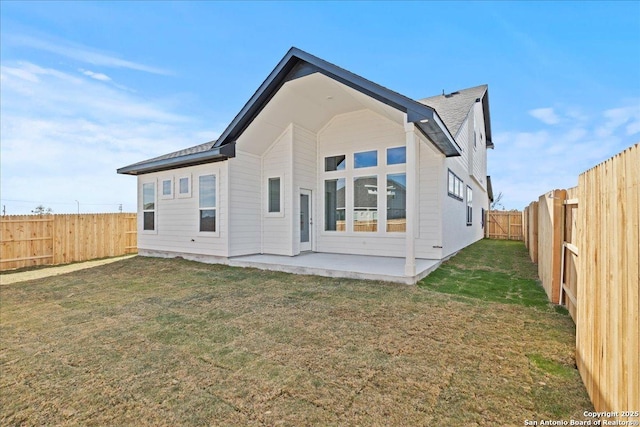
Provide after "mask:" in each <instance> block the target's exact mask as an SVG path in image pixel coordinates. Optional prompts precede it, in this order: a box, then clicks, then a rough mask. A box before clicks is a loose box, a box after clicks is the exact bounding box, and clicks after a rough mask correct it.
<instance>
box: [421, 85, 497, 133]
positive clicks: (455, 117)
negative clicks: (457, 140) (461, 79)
mask: <svg viewBox="0 0 640 427" xmlns="http://www.w3.org/2000/svg"><path fill="white" fill-rule="evenodd" d="M486 91H487V85H480V86H476V87H471V88H468V89H461V90H458V91H455V92H452V93H450V94H447V95H437V96H432V97H429V98H424V99H420V100H418V102H420V103H421V104H424V105H428V106H429V107H431V108H433V109H434V110H436V111H437V113H438V115H439V116H440V118H441V119H442V120H443V121H444V124H445V125H446V126H447V128H448V129H449V131H450V132H451V133H452V134H453V136H454V137H455V136H456V135H457V134H458V131H459V130H460V126H462V123H463V122H464V120H465V119H466V118H467V115H468V114H469V110H471V107H473V104H474V103H475V102H476V101H477V100H480V99H481V98H482V97H483V96H484V94H485V92H486Z"/></svg>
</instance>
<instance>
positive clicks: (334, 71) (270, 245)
mask: <svg viewBox="0 0 640 427" xmlns="http://www.w3.org/2000/svg"><path fill="white" fill-rule="evenodd" d="M488 148H493V144H492V142H491V124H490V119H489V94H488V89H487V86H486V85H482V86H477V87H473V88H469V89H464V90H460V91H456V92H453V93H449V94H444V93H443V94H442V95H438V96H434V97H431V98H425V99H422V100H417V101H416V100H413V99H410V98H407V97H405V96H403V95H401V94H399V93H396V92H393V91H391V90H389V89H387V88H385V87H382V86H380V85H378V84H376V83H373V82H371V81H369V80H366V79H364V78H362V77H360V76H358V75H356V74H353V73H351V72H349V71H347V70H344V69H342V68H340V67H337V66H336V65H333V64H331V63H329V62H326V61H324V60H322V59H320V58H318V57H315V56H313V55H310V54H309V53H307V52H304V51H302V50H299V49H296V48H292V49H291V50H289V52H287V54H286V55H285V56H284V58H282V60H281V61H280V62H279V63H278V65H277V66H276V68H275V69H274V70H273V71H272V72H271V74H269V76H268V77H267V79H266V80H265V81H264V83H262V85H261V86H260V87H259V88H258V90H257V91H256V92H255V94H254V95H253V96H252V97H251V99H249V101H248V102H247V104H246V105H245V106H244V107H243V108H242V110H241V111H240V112H239V113H238V115H237V116H236V117H235V118H234V119H233V121H232V122H231V123H230V124H229V126H228V127H227V128H226V129H225V130H224V132H223V133H222V134H221V135H220V137H219V138H218V139H217V140H216V141H212V142H207V143H205V144H200V145H197V146H194V147H191V148H186V149H184V150H180V151H177V152H174V153H170V154H166V155H163V156H160V157H156V158H153V159H150V160H146V161H143V162H140V163H136V164H133V165H130V166H126V167H123V168H121V169H118V173H121V174H129V175H135V176H137V177H138V213H139V215H138V216H139V220H138V221H139V223H138V229H139V232H138V251H139V253H140V254H141V255H146V256H161V257H175V256H181V257H184V258H188V259H195V260H200V261H205V262H213V263H225V264H231V265H245V264H242V262H241V261H242V260H243V259H245V260H246V259H247V258H246V257H250V256H253V257H254V258H253V259H258V258H255V257H256V256H257V257H259V256H260V255H263V256H271V258H269V260H271V261H268V262H267V263H268V264H270V267H267V268H273V269H279V266H278V264H282V265H284V264H287V262H288V261H286V260H287V259H298V260H300V259H305V260H311V259H312V257H306V258H303V257H305V256H306V255H305V254H313V253H315V254H348V256H360V258H358V260H356V261H355V262H357V263H361V262H369V263H371V265H377V264H380V265H383V260H388V259H394V260H396V261H395V262H396V265H399V266H400V267H399V272H397V274H395V276H394V277H395V278H394V277H391V278H389V277H385V278H386V279H389V280H395V279H397V280H396V281H399V282H405V283H415V282H416V281H417V280H419V279H420V278H421V277H423V276H424V275H426V274H427V273H428V272H429V271H430V270H431V269H433V267H434V266H437V265H438V264H439V262H441V261H442V260H444V259H446V258H448V257H450V256H451V255H453V254H455V253H456V252H457V251H458V250H460V249H462V248H464V247H465V246H467V245H469V244H471V243H473V242H475V241H477V240H479V239H481V238H482V237H483V234H484V230H483V228H484V218H483V217H484V215H483V212H484V210H486V209H488V205H489V200H490V199H491V197H492V196H491V194H490V192H491V190H490V188H491V187H490V181H489V177H488V176H487V171H486V170H487V149H488ZM301 254H303V255H302V256H300V255H301ZM346 256H347V255H345V257H346ZM291 257H293V258H291ZM363 257H381V258H363ZM265 259H266V258H265ZM332 259H334V260H335V259H336V258H335V256H334V258H332ZM345 259H346V258H345ZM273 260H276V261H273ZM277 260H280V261H277ZM362 260H364V261H362ZM378 261H380V262H378ZM423 261H424V262H423ZM427 261H429V262H427ZM291 262H293V261H291ZM296 262H297V261H296ZM328 262H329V263H331V262H332V261H328ZM421 262H422V264H421ZM381 263H382V264H381ZM398 263H400V264H398ZM425 263H426V264H425ZM246 265H249V264H246ZM282 265H280V267H282ZM421 265H428V266H429V267H425V268H423V267H421ZM258 266H259V265H258ZM326 267H327V268H326V269H323V272H324V273H327V272H329V275H331V270H332V267H331V265H329V266H326ZM283 269H284V270H286V269H285V268H283ZM304 271H305V272H309V271H311V272H314V271H313V270H308V269H307V270H304ZM323 272H320V274H324V273H323ZM338 275H339V274H338Z"/></svg>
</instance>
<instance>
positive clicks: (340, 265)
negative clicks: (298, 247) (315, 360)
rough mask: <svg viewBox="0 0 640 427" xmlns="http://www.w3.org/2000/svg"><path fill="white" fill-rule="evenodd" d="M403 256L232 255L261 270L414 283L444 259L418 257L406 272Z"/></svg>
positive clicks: (237, 263) (231, 262)
mask: <svg viewBox="0 0 640 427" xmlns="http://www.w3.org/2000/svg"><path fill="white" fill-rule="evenodd" d="M404 263H405V260H404V258H392V257H380V256H365V255H345V254H327V253H318V252H309V253H303V254H300V255H297V256H293V257H290V256H283V255H245V256H239V257H233V258H230V259H229V265H231V266H234V267H252V268H258V269H261V270H271V271H283V272H286V273H294V274H311V275H318V276H325V277H344V278H349V279H364V280H383V281H386V282H396V283H404V284H408V285H413V284H415V283H417V282H418V281H419V280H420V279H422V278H424V277H425V276H427V275H428V274H429V273H431V272H432V271H433V270H435V269H436V268H438V266H439V265H440V263H441V261H440V260H434V259H416V275H415V276H405V275H404Z"/></svg>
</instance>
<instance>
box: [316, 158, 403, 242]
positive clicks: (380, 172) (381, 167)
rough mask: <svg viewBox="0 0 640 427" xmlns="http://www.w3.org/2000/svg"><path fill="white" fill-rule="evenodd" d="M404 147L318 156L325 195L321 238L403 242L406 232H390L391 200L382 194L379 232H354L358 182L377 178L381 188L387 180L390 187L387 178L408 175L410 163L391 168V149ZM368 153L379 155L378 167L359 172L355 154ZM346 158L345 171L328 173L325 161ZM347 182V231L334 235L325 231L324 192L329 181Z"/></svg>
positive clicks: (322, 200) (320, 184) (321, 209)
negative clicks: (387, 239) (356, 183)
mask: <svg viewBox="0 0 640 427" xmlns="http://www.w3.org/2000/svg"><path fill="white" fill-rule="evenodd" d="M397 147H402V145H393V146H389V147H379V148H375V149H359V150H357V151H355V150H351V151H349V150H344V151H340V152H334V151H331V152H327V153H319V155H318V168H319V169H318V170H319V171H321V172H320V173H319V178H320V179H319V184H318V185H319V186H320V188H322V191H321V192H320V194H319V198H320V201H319V202H320V204H319V206H320V210H319V211H318V212H319V214H320V215H319V216H321V225H319V226H318V230H319V235H321V236H327V237H328V236H332V237H337V236H344V237H352V236H354V237H361V238H364V237H376V238H395V239H397V238H399V237H402V236H404V235H405V233H406V232H404V231H387V196H386V192H384V194H382V195H380V194H378V206H377V208H378V227H377V228H378V230H377V231H371V232H364V231H353V225H354V218H353V217H354V214H353V212H354V206H353V204H354V194H353V191H354V178H359V177H366V176H376V177H377V180H378V185H380V181H381V180H384V183H385V186H386V176H387V175H389V174H398V173H404V174H406V173H407V164H406V163H398V164H393V165H387V148H397ZM368 151H377V153H378V155H377V157H378V165H377V166H368V167H364V168H357V169H356V168H355V154H356V153H362V152H368ZM341 155H345V156H346V159H347V164H346V167H345V169H344V170H339V171H325V170H324V168H325V157H333V156H341ZM339 178H344V179H345V191H346V194H345V223H346V224H345V228H346V229H345V231H337V230H336V231H334V230H325V221H326V218H325V214H326V213H325V206H326V195H325V191H324V186H325V181H326V180H332V179H339Z"/></svg>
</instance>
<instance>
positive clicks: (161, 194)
mask: <svg viewBox="0 0 640 427" xmlns="http://www.w3.org/2000/svg"><path fill="white" fill-rule="evenodd" d="M165 181H169V182H170V185H169V190H170V193H169V194H164V183H165ZM159 187H162V188H161V190H162V191H161V192H160V191H159V192H158V193H160V198H161V199H163V200H169V199H173V193H174V188H173V177H171V178H162V179H160V185H159Z"/></svg>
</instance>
